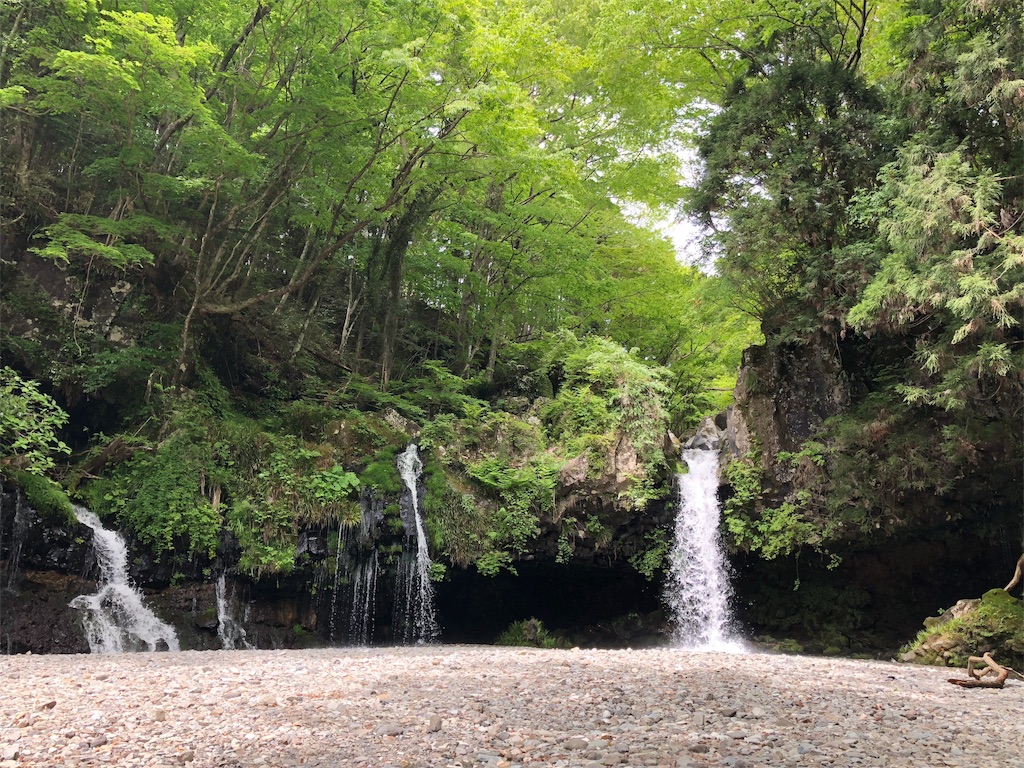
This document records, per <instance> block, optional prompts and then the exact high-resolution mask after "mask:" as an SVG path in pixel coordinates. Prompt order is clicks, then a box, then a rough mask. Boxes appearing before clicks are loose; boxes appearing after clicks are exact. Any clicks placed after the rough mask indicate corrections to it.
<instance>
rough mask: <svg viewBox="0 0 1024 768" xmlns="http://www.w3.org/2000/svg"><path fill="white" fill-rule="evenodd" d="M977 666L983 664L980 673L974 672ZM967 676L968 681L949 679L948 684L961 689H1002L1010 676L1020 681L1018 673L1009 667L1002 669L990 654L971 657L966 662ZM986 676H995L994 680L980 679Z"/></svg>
mask: <svg viewBox="0 0 1024 768" xmlns="http://www.w3.org/2000/svg"><path fill="white" fill-rule="evenodd" d="M977 664H984V665H985V668H984V669H983V670H981V672H980V673H979V672H977V671H975V666H976V665H977ZM967 674H968V675H969V676H970V678H971V679H970V680H963V679H960V678H955V677H951V678H950V679H949V682H951V683H952V684H953V685H959V686H961V687H962V688H1002V687H1003V684H1004V683H1005V682H1006V678H1008V677H1010V675H1011V674H1012V675H1013V677H1014V678H1016V679H1018V680H1019V679H1022V678H1024V676H1022V675H1021V674H1020V673H1019V672H1015V671H1014V670H1012V669H1010V668H1009V667H1004V666H1003V665H1002V664H998V663H996V661H995V659H993V658H992V656H991V654H988V653H986V654H983V655H981V656H971V657H970V658H969V659H968V660H967ZM988 675H995V677H996V679H995V680H983V679H982V678H984V677H987V676H988Z"/></svg>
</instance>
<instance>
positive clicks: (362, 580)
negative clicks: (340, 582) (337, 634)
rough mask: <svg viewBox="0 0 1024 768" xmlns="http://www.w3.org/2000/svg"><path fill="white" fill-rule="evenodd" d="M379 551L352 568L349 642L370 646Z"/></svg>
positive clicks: (370, 554) (359, 561)
mask: <svg viewBox="0 0 1024 768" xmlns="http://www.w3.org/2000/svg"><path fill="white" fill-rule="evenodd" d="M378 565H379V560H378V557H377V550H373V551H371V552H370V553H369V555H367V556H366V557H365V558H362V559H359V560H357V561H356V563H355V565H354V566H353V568H352V577H351V579H352V611H351V613H350V615H349V620H348V631H349V642H353V643H356V644H357V645H369V644H370V640H371V639H373V629H374V620H375V618H376V610H377V572H378Z"/></svg>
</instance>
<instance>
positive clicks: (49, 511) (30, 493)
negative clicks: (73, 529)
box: [11, 471, 75, 523]
mask: <svg viewBox="0 0 1024 768" xmlns="http://www.w3.org/2000/svg"><path fill="white" fill-rule="evenodd" d="M11 479H12V480H13V481H14V484H15V485H17V486H18V487H20V488H21V490H22V491H23V492H24V493H25V500H26V501H27V502H28V504H29V506H30V507H32V509H34V510H35V511H36V512H38V513H39V514H40V515H42V516H43V517H45V518H49V519H51V520H55V521H67V522H69V523H70V522H74V519H75V513H74V510H73V509H72V506H71V499H69V498H68V495H67V494H66V493H65V492H64V489H63V488H61V487H60V486H59V485H58V484H57V483H55V482H54V481H53V480H51V479H50V478H48V477H44V476H43V475H36V474H33V473H31V472H21V471H18V472H13V473H12V477H11Z"/></svg>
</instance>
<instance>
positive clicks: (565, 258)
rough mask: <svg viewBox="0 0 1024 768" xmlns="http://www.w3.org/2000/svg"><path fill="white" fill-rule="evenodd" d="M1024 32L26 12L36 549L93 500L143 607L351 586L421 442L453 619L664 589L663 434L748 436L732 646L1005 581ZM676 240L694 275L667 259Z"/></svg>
mask: <svg viewBox="0 0 1024 768" xmlns="http://www.w3.org/2000/svg"><path fill="white" fill-rule="evenodd" d="M1022 22H1024V3H1022V2H1020V1H1019V0H957V1H956V2H931V1H930V0H910V1H909V2H905V3H904V2H875V3H872V2H868V0H863V2H859V1H858V0H850V1H849V2H846V1H845V0H844V1H838V0H828V1H825V0H820V1H816V0H810V1H809V2H802V3H797V2H783V1H780V0H760V1H759V2H754V3H750V2H743V3H740V2H733V1H731V0H722V1H721V2H713V3H708V4H704V5H702V6H701V7H699V8H697V7H690V6H689V4H685V3H678V2H670V1H669V0H665V1H664V2H659V1H658V0H645V1H644V2H629V1H627V0H604V1H601V2H598V1H597V0H593V1H592V2H591V1H587V2H572V3H570V2H562V1H561V0H540V1H538V2H530V3H521V2H499V3H483V2H476V1H475V0H446V1H441V0H433V1H431V2H412V1H409V2H405V1H396V2H392V1H390V0H389V1H385V0H368V1H366V2H361V1H353V0H316V1H315V0H279V1H277V2H267V3H263V2H259V1H257V2H253V3H229V2H219V1H217V0H163V1H156V2H115V3H110V2H97V1H96V0H49V1H47V0H21V1H20V2H6V3H4V4H3V5H2V7H0V30H2V32H0V35H2V37H0V107H2V109H3V116H2V124H0V141H2V157H0V206H2V211H0V215H2V218H3V233H2V243H0V246H2V253H0V258H2V261H0V313H2V314H0V324H2V337H0V354H2V362H3V366H2V371H3V373H2V378H0V389H2V392H3V395H4V400H5V406H4V409H3V414H2V416H0V471H2V472H3V478H4V481H5V485H8V486H14V485H16V486H19V487H21V488H23V489H24V492H25V493H26V494H28V496H29V498H30V500H31V501H32V503H33V506H35V507H36V509H37V510H40V511H41V512H44V513H48V514H50V515H52V516H53V518H52V519H53V520H54V521H56V522H54V523H53V524H54V525H56V526H60V525H62V524H63V523H61V520H63V519H66V518H67V515H68V514H69V507H68V501H67V498H68V494H70V497H71V498H75V499H77V500H79V501H82V502H84V503H86V504H88V506H90V508H92V509H93V510H95V511H96V512H97V513H98V514H100V515H101V517H103V518H104V519H106V520H110V521H112V522H114V523H115V524H116V525H117V526H118V527H119V528H121V529H123V530H125V531H126V532H128V533H129V535H130V536H131V537H132V539H133V541H134V542H135V543H136V544H137V545H139V546H141V547H144V548H146V549H147V551H149V552H151V553H152V556H153V561H154V562H158V563H160V566H159V567H158V568H155V570H153V571H152V572H151V573H149V574H148V575H147V576H145V577H140V578H143V580H145V579H149V582H150V583H151V584H153V585H162V586H166V585H168V584H173V585H181V584H186V583H190V582H192V581H197V582H201V581H204V580H209V578H210V576H211V574H212V573H214V572H216V571H220V570H223V569H224V568H231V569H233V570H235V571H237V572H238V573H240V574H246V575H247V576H248V577H250V578H252V579H254V580H257V581H258V580H260V579H267V578H273V577H281V576H286V575H287V574H289V573H293V572H299V573H301V572H302V570H303V568H304V567H305V565H306V564H307V561H309V560H310V558H313V559H315V558H317V557H320V558H323V559H326V560H330V557H331V555H332V554H334V553H336V552H337V551H338V549H339V547H342V546H343V544H342V539H343V538H344V536H345V535H347V534H345V533H344V531H346V530H349V529H351V530H355V529H356V528H358V527H359V526H360V525H361V523H362V521H363V520H365V518H366V509H367V504H368V503H370V502H368V500H367V494H368V493H371V494H372V495H373V496H374V497H375V498H376V499H378V500H380V515H381V523H380V524H381V527H382V530H384V531H389V532H390V533H389V534H386V535H385V536H384V538H382V539H381V541H385V539H386V538H387V535H391V536H393V537H396V538H398V537H400V535H401V530H402V527H401V526H402V522H401V510H400V505H399V503H398V494H399V492H400V489H401V484H400V481H399V478H398V476H397V473H396V470H395V456H396V454H397V452H398V451H400V450H402V449H403V448H404V446H405V445H406V444H407V443H408V442H409V441H410V440H413V439H415V440H416V441H417V442H418V444H419V445H420V448H421V449H422V450H423V451H424V455H425V464H426V466H425V480H424V482H425V511H426V516H427V527H428V533H429V536H430V541H431V552H432V553H433V554H434V555H435V561H436V562H435V565H436V566H437V569H436V574H435V575H436V578H437V579H438V583H440V584H444V583H445V580H446V579H447V580H448V582H449V583H451V582H452V581H457V582H464V581H465V579H466V576H465V575H464V572H463V569H467V568H471V569H473V572H474V573H476V574H480V575H482V576H495V575H498V574H500V575H501V580H502V581H501V583H502V587H501V588H502V589H509V587H508V586H507V579H508V578H510V577H511V574H512V573H514V572H516V568H517V563H518V564H520V566H524V567H528V568H529V569H533V568H534V566H533V565H532V564H531V565H529V566H527V565H526V564H528V563H531V561H534V560H536V561H538V562H539V563H542V564H543V565H542V566H538V567H540V568H541V569H542V570H543V569H544V568H546V567H547V566H548V565H549V564H554V565H566V564H570V563H573V562H577V563H582V564H583V565H585V566H586V567H587V568H589V567H591V566H592V565H595V564H604V567H608V568H623V569H631V571H630V573H631V574H632V575H631V576H630V577H629V578H630V579H632V578H633V577H637V579H638V580H637V584H639V585H643V584H646V583H648V582H647V581H646V580H647V579H650V580H653V582H651V583H657V582H658V580H659V579H660V578H661V577H662V575H663V573H664V568H665V556H666V553H667V545H668V537H669V531H670V527H671V526H670V515H671V506H672V502H671V476H672V474H673V472H674V471H675V470H676V466H675V465H676V461H677V458H676V455H675V449H674V447H673V445H672V440H671V438H670V437H669V435H670V434H671V433H674V434H678V435H686V434H689V433H692V432H693V431H694V430H695V429H696V428H697V426H698V425H699V424H700V423H701V421H702V420H703V419H704V418H706V417H708V416H713V415H715V414H716V413H719V412H721V411H723V410H724V409H725V408H726V406H728V405H730V404H731V403H733V401H734V400H735V405H734V407H733V412H734V414H735V415H736V418H738V419H739V423H740V424H741V425H742V427H741V433H742V434H741V439H740V440H739V442H736V441H734V442H733V443H732V454H731V455H730V462H729V464H728V465H727V466H726V467H725V469H724V470H723V483H724V485H723V488H722V497H723V499H724V501H725V512H724V527H723V530H724V532H725V535H726V537H727V541H728V543H729V546H730V548H731V550H732V552H733V554H734V559H735V563H736V565H737V568H738V569H739V571H740V582H739V584H740V593H741V594H740V597H741V601H745V602H747V603H750V605H751V606H752V607H751V608H749V610H747V612H746V618H747V620H748V621H749V622H751V623H752V624H754V625H756V626H758V627H762V628H768V629H770V630H772V631H773V632H781V633H783V634H784V633H786V632H792V631H794V629H795V628H796V627H803V628H806V629H808V630H809V631H810V632H812V633H817V634H819V635H822V636H828V637H830V638H835V637H848V636H849V635H850V634H851V632H854V631H855V630H856V629H857V628H862V627H868V628H870V627H871V626H872V624H873V622H874V621H875V619H873V618H872V615H873V612H874V611H875V610H876V607H877V605H878V604H880V603H881V602H882V598H881V595H882V594H883V591H879V588H878V584H880V583H884V582H886V581H890V582H892V581H897V582H899V583H898V584H897V585H896V588H893V585H891V584H890V585H889V588H890V589H891V591H900V590H903V591H905V592H906V593H907V597H906V598H905V599H906V601H907V602H906V603H900V604H899V606H898V607H899V609H900V610H905V609H908V608H909V609H910V610H915V609H918V608H919V609H920V611H922V612H923V613H928V612H934V611H935V610H936V609H938V608H940V607H945V606H940V605H931V604H927V605H920V606H919V605H917V603H915V601H927V600H933V599H945V598H946V597H947V596H950V595H948V592H949V591H950V590H953V589H955V584H953V583H952V581H953V575H954V574H955V573H958V572H964V573H970V574H973V575H974V576H977V577H978V578H979V579H984V580H987V581H988V582H989V586H998V585H999V584H1000V583H1002V582H1003V581H1004V580H1005V579H1004V578H1003V576H1002V575H1001V574H1003V573H1004V572H1007V573H1008V572H1009V571H1012V565H1013V563H1014V562H1015V561H1016V558H1017V556H1018V555H1019V554H1020V546H1021V538H1022V526H1021V514H1022V510H1024V499H1022V487H1024V478H1022V466H1024V451H1022V433H1024V377H1022V369H1024V334H1022V330H1021V328H1022V326H1021V322H1022V320H1024V236H1022V230H1024V225H1022V220H1024V73H1022V71H1021V65H1020V62H1021V61H1024V38H1022V36H1021V32H1022V29H1021V27H1022ZM680 215H685V216H689V217H690V218H691V219H692V220H693V221H695V222H696V223H697V224H699V225H700V226H701V227H702V232H703V239H702V242H703V246H704V251H705V262H704V264H703V266H704V271H703V272H702V271H701V270H699V269H697V268H696V267H694V266H689V265H684V264H681V263H680V261H679V260H678V258H677V255H676V253H675V252H674V250H673V248H672V246H671V245H670V243H669V242H668V241H667V240H666V239H665V238H664V236H663V235H661V234H659V233H658V232H657V231H656V228H654V227H652V222H659V221H664V220H667V219H672V218H674V217H677V216H680ZM755 345H757V346H755ZM744 349H747V352H746V353H744V354H743V356H742V367H740V364H741V353H743V350H744ZM738 368H739V380H738V386H737V369H738ZM734 387H736V391H735V397H734V395H733V389H734ZM310 532H313V533H315V534H316V535H317V536H319V537H320V538H321V539H322V540H324V541H326V542H327V544H326V546H325V549H324V550H323V551H322V552H320V551H319V550H316V551H310V550H309V549H308V547H305V545H304V544H303V542H308V538H309V535H311V534H310ZM381 546H383V547H395V546H399V545H396V544H395V543H394V541H393V540H392V541H390V542H385V543H383V544H382V545H381ZM911 547H918V548H919V552H918V554H917V555H915V556H914V557H911V558H909V559H908V558H907V557H906V554H907V552H908V551H909V549H910V548H911ZM399 548H400V546H399ZM318 552H319V554H317V553H318ZM392 554H394V553H392ZM957 558H960V559H961V560H960V566H959V568H960V570H957V568H952V567H951V566H950V564H951V563H956V562H957ZM929 560H931V562H930V563H929ZM894 563H898V564H901V566H905V569H902V570H901V569H895V570H894V568H895V566H894ZM801 564H802V568H803V571H802V572H801ZM844 564H845V565H844ZM855 568H856V569H859V570H858V572H859V573H870V574H871V575H870V577H865V578H867V582H866V583H860V582H857V584H856V588H854V589H851V588H850V583H851V579H852V578H853V577H852V576H851V570H850V569H855ZM934 569H939V570H940V571H942V572H943V573H944V575H943V573H939V574H936V573H935V572H934ZM545 573H546V571H545ZM894 573H895V574H897V575H896V576H894V575H893V574H894ZM596 578H597V579H598V580H600V578H603V577H596ZM858 578H859V577H858ZM932 578H934V579H936V581H937V582H941V586H940V587H936V588H935V589H934V590H932V591H927V590H925V591H923V592H921V591H917V592H915V591H914V588H913V583H914V582H921V581H924V580H928V579H932ZM573 579H575V577H573ZM566 580H567V581H571V580H572V579H569V577H567V579H566ZM630 583H632V582H630ZM473 585H476V586H473ZM794 586H797V587H799V589H796V590H794ZM983 586H984V585H978V586H975V585H974V584H973V582H972V584H971V587H972V588H975V589H978V590H980V589H982V588H983ZM478 588H480V587H479V586H478V585H477V582H473V584H471V586H470V587H469V589H470V590H472V589H478ZM611 588H612V587H609V589H611ZM296 589H298V587H296ZM513 589H514V588H513ZM637 589H639V590H645V589H647V587H642V586H639V587H637ZM884 594H885V599H890V598H892V597H893V595H892V594H891V593H890V592H884ZM966 596H972V595H952V597H954V599H955V598H958V597H966ZM628 601H629V598H628V596H627V597H626V598H623V599H619V598H617V599H616V605H617V606H623V605H626V604H628ZM872 601H874V602H872ZM456 602H457V601H456ZM640 602H642V603H643V604H644V605H645V606H648V607H649V603H650V599H649V596H648V597H644V598H643V599H642V600H641V601H640ZM623 612H625V610H623ZM520 618H526V616H522V617H520ZM911 618H912V619H913V621H912V622H911V623H912V624H913V623H916V622H917V621H919V620H920V618H921V617H920V616H912V617H911ZM545 619H546V620H547V621H548V623H550V620H549V619H547V617H545ZM900 629H901V631H902V629H903V628H902V626H901V627H900Z"/></svg>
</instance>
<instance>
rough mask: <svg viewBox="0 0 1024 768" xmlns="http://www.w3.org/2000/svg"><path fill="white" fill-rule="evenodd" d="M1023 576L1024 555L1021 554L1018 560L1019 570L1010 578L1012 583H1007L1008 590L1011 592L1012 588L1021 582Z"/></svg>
mask: <svg viewBox="0 0 1024 768" xmlns="http://www.w3.org/2000/svg"><path fill="white" fill-rule="evenodd" d="M1022 577H1024V555H1021V556H1020V558H1019V559H1018V560H1017V570H1015V571H1014V572H1013V578H1012V579H1010V583H1009V584H1007V585H1006V587H1005V589H1006V591H1007V592H1009V591H1010V590H1011V589H1013V588H1014V587H1016V586H1017V585H1018V584H1020V581H1021V578H1022Z"/></svg>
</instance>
